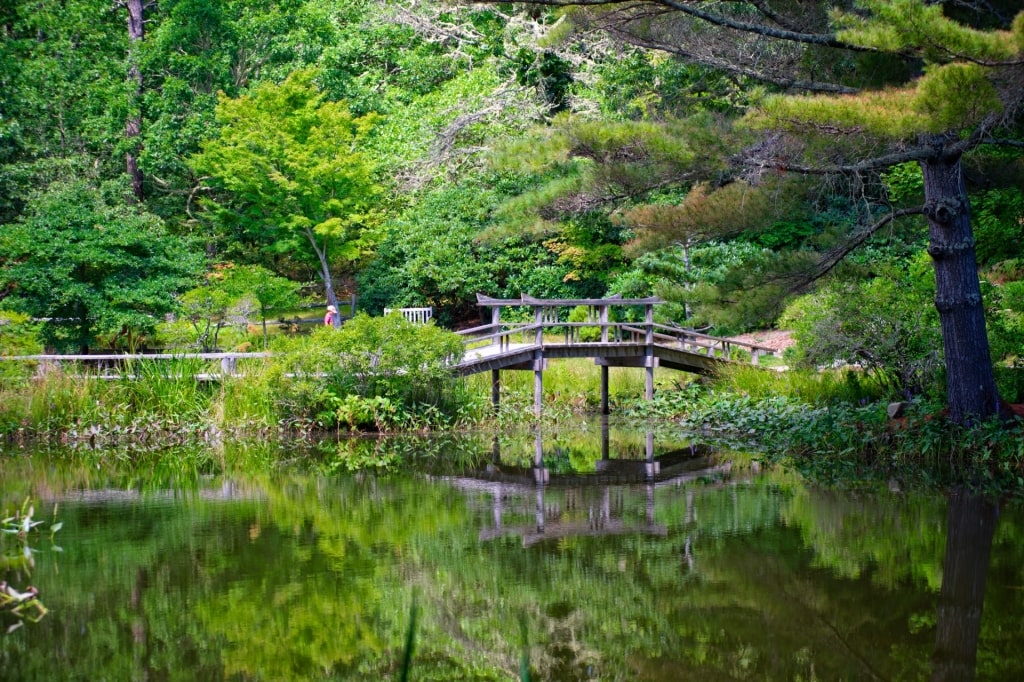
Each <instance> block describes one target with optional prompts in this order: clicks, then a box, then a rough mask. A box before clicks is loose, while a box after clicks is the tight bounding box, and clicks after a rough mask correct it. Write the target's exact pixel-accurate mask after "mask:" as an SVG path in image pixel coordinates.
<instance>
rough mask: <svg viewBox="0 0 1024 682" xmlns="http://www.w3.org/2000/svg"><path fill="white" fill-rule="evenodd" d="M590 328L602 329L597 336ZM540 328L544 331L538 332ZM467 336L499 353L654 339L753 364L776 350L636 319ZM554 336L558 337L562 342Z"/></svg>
mask: <svg viewBox="0 0 1024 682" xmlns="http://www.w3.org/2000/svg"><path fill="white" fill-rule="evenodd" d="M588 330H593V331H596V332H598V334H599V336H598V337H597V338H593V335H592V334H589V333H587V331H588ZM538 331H539V332H540V333H539V334H538ZM459 334H460V335H461V336H463V337H464V339H463V344H464V345H465V347H466V350H467V351H468V350H472V349H474V348H481V347H486V346H497V349H496V350H497V352H499V353H503V352H507V351H509V350H511V348H512V344H513V343H516V342H518V343H522V344H531V345H536V343H537V339H540V345H555V344H561V345H566V346H599V345H601V344H623V343H630V344H637V345H643V344H646V343H647V339H648V337H650V338H651V342H652V343H654V344H657V345H661V346H669V347H672V348H679V349H680V350H684V351H689V352H692V353H700V354H702V355H707V356H708V357H712V358H719V359H723V360H736V359H738V358H739V354H738V352H737V351H743V352H744V353H746V354H747V355H749V356H750V362H751V363H752V364H755V365H756V364H759V362H760V358H761V357H762V356H765V355H774V354H775V349H773V348H771V347H769V346H762V345H758V344H754V343H746V342H743V341H737V340H734V339H726V338H722V337H717V336H711V335H709V334H703V333H701V332H697V331H693V330H690V329H682V328H679V327H672V326H669V325H664V324H658V323H650V324H647V323H635V322H562V321H559V320H549V321H544V322H540V323H536V322H533V323H531V322H518V323H516V322H497V323H492V324H485V325H480V326H478V327H472V328H470V329H463V330H461V331H460V332H459ZM551 337H555V338H558V339H559V340H558V341H554V340H552V338H551Z"/></svg>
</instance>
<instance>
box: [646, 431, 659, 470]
mask: <svg viewBox="0 0 1024 682" xmlns="http://www.w3.org/2000/svg"><path fill="white" fill-rule="evenodd" d="M646 436H647V438H646V441H647V442H646V443H645V444H644V449H645V454H646V455H647V461H646V462H645V463H644V476H646V477H647V478H654V477H655V476H657V475H658V473H659V472H660V470H661V467H660V466H659V465H658V463H657V462H656V461H654V431H647V434H646Z"/></svg>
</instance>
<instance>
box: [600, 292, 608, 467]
mask: <svg viewBox="0 0 1024 682" xmlns="http://www.w3.org/2000/svg"><path fill="white" fill-rule="evenodd" d="M601 343H608V306H607V305H603V306H601ZM601 414H603V415H607V414H608V365H601ZM605 459H607V457H606V458H605Z"/></svg>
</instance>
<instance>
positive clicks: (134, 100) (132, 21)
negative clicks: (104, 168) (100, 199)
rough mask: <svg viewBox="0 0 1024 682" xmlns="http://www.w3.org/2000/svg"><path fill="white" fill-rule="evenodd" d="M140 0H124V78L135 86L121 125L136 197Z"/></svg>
mask: <svg viewBox="0 0 1024 682" xmlns="http://www.w3.org/2000/svg"><path fill="white" fill-rule="evenodd" d="M142 3H143V0H126V2H125V6H126V7H127V8H128V43H129V47H128V50H129V51H128V81H129V83H131V84H133V85H134V86H135V90H134V91H133V92H132V93H131V95H130V98H129V100H130V101H129V104H128V120H127V121H126V122H125V126H124V136H125V138H127V140H128V151H127V152H126V153H125V170H126V171H127V173H128V177H130V178H131V183H132V194H133V195H134V197H135V200H136V201H139V202H141V201H142V200H143V198H144V194H143V188H142V170H140V169H139V159H138V155H139V152H140V151H141V147H142V144H141V141H140V139H139V138H140V137H141V136H142V111H141V107H142V71H141V70H140V69H139V64H138V61H137V59H138V56H137V48H138V46H139V43H141V42H142V39H143V37H144V36H145V27H144V26H145V25H144V23H143V12H144V11H145V8H144V6H143V4H142Z"/></svg>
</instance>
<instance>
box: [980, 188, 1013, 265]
mask: <svg viewBox="0 0 1024 682" xmlns="http://www.w3.org/2000/svg"><path fill="white" fill-rule="evenodd" d="M971 209H972V212H973V215H972V221H973V226H974V236H975V240H976V243H975V245H974V251H975V254H976V255H977V257H978V263H979V265H981V266H986V265H994V264H996V263H999V262H1001V261H1005V260H1009V259H1011V258H1015V257H1019V256H1020V255H1021V244H1024V191H1022V190H1021V189H1020V188H1018V187H1005V188H999V189H991V190H986V191H984V192H980V193H979V194H977V195H974V196H972V197H971Z"/></svg>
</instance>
